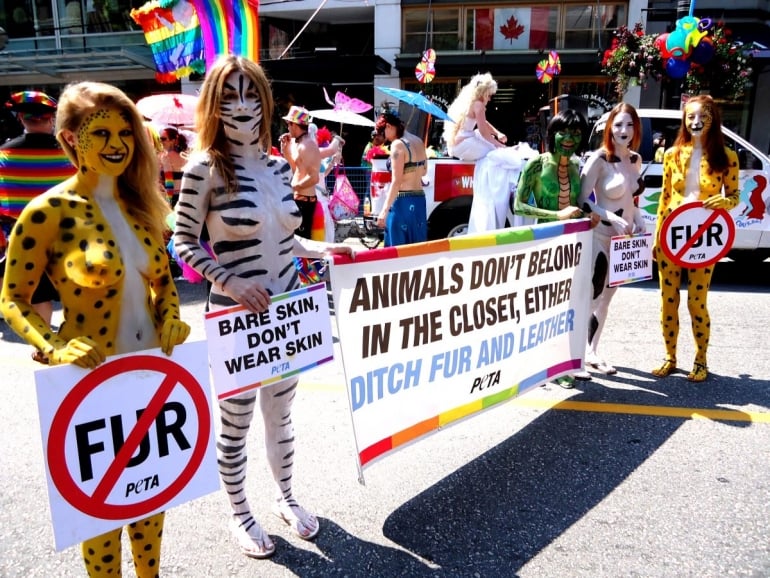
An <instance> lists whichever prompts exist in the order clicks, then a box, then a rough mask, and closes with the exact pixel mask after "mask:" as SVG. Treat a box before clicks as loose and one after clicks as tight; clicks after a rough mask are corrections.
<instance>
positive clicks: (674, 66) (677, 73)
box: [666, 58, 690, 78]
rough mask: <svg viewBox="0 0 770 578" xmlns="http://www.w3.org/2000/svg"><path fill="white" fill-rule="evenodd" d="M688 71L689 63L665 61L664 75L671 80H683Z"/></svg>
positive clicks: (672, 60)
mask: <svg viewBox="0 0 770 578" xmlns="http://www.w3.org/2000/svg"><path fill="white" fill-rule="evenodd" d="M688 70H690V63H689V62H688V61H687V60H677V59H676V58H669V59H668V60H667V61H666V73H667V74H668V75H669V76H670V77H671V78H684V77H685V76H686V75H687V71H688Z"/></svg>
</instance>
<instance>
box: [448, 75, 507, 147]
mask: <svg viewBox="0 0 770 578" xmlns="http://www.w3.org/2000/svg"><path fill="white" fill-rule="evenodd" d="M496 92H497V81H496V80H495V79H494V78H492V75H491V74H489V73H488V72H485V73H484V74H477V75H476V76H474V77H472V78H471V80H470V82H468V84H466V85H465V86H463V87H462V89H461V90H460V94H458V95H457V98H455V99H454V102H452V104H450V105H449V109H448V110H447V114H448V115H449V118H451V119H452V120H453V121H454V122H445V123H444V142H445V143H446V144H447V146H448V147H451V146H452V145H454V142H455V138H456V137H457V131H459V130H460V127H461V126H463V124H464V123H465V119H466V118H467V117H468V113H469V112H470V110H471V105H472V104H473V103H474V102H475V101H477V100H481V99H482V98H483V97H484V96H486V95H489V96H492V95H494V94H495V93H496Z"/></svg>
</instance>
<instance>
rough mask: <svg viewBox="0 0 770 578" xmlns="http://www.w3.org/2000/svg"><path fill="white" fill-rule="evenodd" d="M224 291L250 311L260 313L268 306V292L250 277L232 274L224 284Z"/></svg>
mask: <svg viewBox="0 0 770 578" xmlns="http://www.w3.org/2000/svg"><path fill="white" fill-rule="evenodd" d="M224 290H225V293H227V295H228V296H229V297H230V298H231V299H235V301H237V302H238V303H240V304H241V305H243V306H244V307H245V308H246V309H248V310H249V311H251V312H252V313H261V312H262V311H265V310H266V309H267V308H268V307H270V293H268V292H267V289H265V288H264V287H263V286H262V285H260V284H259V283H257V282H256V281H253V280H251V279H244V278H243V277H238V276H237V275H233V276H232V277H228V279H227V281H226V282H225V285H224Z"/></svg>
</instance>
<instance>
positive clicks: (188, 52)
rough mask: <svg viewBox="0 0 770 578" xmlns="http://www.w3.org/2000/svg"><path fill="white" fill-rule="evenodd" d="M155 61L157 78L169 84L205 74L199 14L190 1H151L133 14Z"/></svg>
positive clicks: (134, 10)
mask: <svg viewBox="0 0 770 578" xmlns="http://www.w3.org/2000/svg"><path fill="white" fill-rule="evenodd" d="M131 18H132V19H133V20H134V22H136V23H137V24H138V25H139V26H141V27H142V30H144V37H145V39H146V40H147V44H148V45H149V46H150V49H151V50H152V56H153V59H154V60H155V69H156V72H155V78H156V79H157V80H158V82H163V83H170V82H175V81H176V80H178V79H179V78H182V77H185V76H189V75H190V74H191V73H193V72H195V73H198V74H203V73H204V72H205V71H206V67H205V61H204V59H203V42H204V41H203V36H202V32H201V26H200V22H199V20H198V13H197V12H196V10H195V8H194V6H193V4H191V3H190V2H188V1H187V0H152V1H151V2H147V3H146V4H144V5H143V6H142V7H141V8H135V9H133V10H131Z"/></svg>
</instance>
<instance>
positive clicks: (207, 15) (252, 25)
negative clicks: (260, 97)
mask: <svg viewBox="0 0 770 578" xmlns="http://www.w3.org/2000/svg"><path fill="white" fill-rule="evenodd" d="M191 2H192V4H193V6H195V10H196V12H197V13H198V18H199V20H200V23H201V31H202V33H203V46H204V47H205V53H206V68H209V67H210V66H211V65H212V64H213V63H214V61H215V60H216V59H217V58H218V57H219V56H221V55H223V54H237V55H239V56H243V57H244V58H248V59H249V60H253V61H254V62H258V61H259V10H258V7H259V2H258V0H191Z"/></svg>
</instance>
